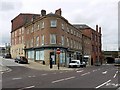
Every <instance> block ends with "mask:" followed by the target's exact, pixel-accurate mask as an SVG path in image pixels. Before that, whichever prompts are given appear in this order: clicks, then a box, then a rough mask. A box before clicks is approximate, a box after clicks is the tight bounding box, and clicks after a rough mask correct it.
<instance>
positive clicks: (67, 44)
mask: <svg viewBox="0 0 120 90" xmlns="http://www.w3.org/2000/svg"><path fill="white" fill-rule="evenodd" d="M67 46H68V47H69V46H70V44H69V38H67Z"/></svg>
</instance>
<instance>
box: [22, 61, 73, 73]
mask: <svg viewBox="0 0 120 90" xmlns="http://www.w3.org/2000/svg"><path fill="white" fill-rule="evenodd" d="M28 62H29V64H24V66H25V67H27V68H31V69H36V70H48V71H50V70H58V66H57V65H53V67H52V68H51V69H50V65H43V64H41V63H38V62H34V61H31V60H29V61H28ZM59 70H74V69H73V68H67V67H59Z"/></svg>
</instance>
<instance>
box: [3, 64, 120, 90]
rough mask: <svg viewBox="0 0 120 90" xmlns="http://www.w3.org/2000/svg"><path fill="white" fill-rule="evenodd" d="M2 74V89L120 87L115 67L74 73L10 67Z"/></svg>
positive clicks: (79, 70) (78, 70) (81, 70)
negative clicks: (8, 70)
mask: <svg viewBox="0 0 120 90" xmlns="http://www.w3.org/2000/svg"><path fill="white" fill-rule="evenodd" d="M8 67H9V68H10V69H11V71H10V72H5V73H2V88H3V90H4V88H17V89H19V90H26V89H30V88H31V89H33V88H94V89H100V88H111V89H112V90H116V89H117V88H119V86H120V81H119V80H120V76H119V75H120V71H119V69H118V68H117V67H115V66H113V65H102V66H89V67H87V68H77V69H75V70H73V71H65V70H64V71H61V70H58V71H40V70H33V69H30V68H25V67H23V66H8ZM17 89H16V90H17Z"/></svg>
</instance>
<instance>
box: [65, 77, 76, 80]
mask: <svg viewBox="0 0 120 90" xmlns="http://www.w3.org/2000/svg"><path fill="white" fill-rule="evenodd" d="M73 78H75V77H69V78H65V80H69V79H73Z"/></svg>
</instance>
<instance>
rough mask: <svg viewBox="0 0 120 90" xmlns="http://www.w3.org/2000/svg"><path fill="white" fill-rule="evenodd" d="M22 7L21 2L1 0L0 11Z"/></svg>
mask: <svg viewBox="0 0 120 90" xmlns="http://www.w3.org/2000/svg"><path fill="white" fill-rule="evenodd" d="M20 7H22V3H21V2H10V1H0V11H3V12H6V11H12V10H15V9H18V8H20Z"/></svg>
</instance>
